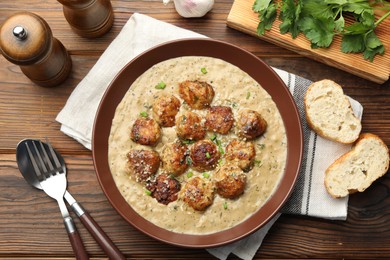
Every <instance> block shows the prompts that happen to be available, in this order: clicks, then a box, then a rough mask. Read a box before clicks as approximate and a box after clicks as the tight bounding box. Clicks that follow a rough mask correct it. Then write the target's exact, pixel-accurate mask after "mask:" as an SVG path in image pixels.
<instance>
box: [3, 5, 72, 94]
mask: <svg viewBox="0 0 390 260" xmlns="http://www.w3.org/2000/svg"><path fill="white" fill-rule="evenodd" d="M0 51H1V52H2V54H3V56H4V57H5V58H6V59H7V60H9V61H10V62H12V63H14V64H17V65H19V66H20V68H21V70H22V72H23V73H24V74H25V75H26V76H27V77H28V78H29V79H31V80H32V81H33V82H34V83H36V84H38V85H40V86H43V87H53V86H56V85H59V84H60V83H62V82H63V81H64V80H65V79H66V78H67V77H68V75H69V73H70V71H71V68H72V61H71V59H70V56H69V54H68V52H67V51H66V49H65V47H64V46H63V45H62V43H61V42H60V41H58V40H57V39H56V38H54V37H53V35H52V32H51V29H50V27H49V25H48V24H47V23H46V21H45V20H43V19H42V18H41V17H40V16H38V15H36V14H33V13H30V12H20V13H15V14H14V15H11V16H10V17H8V18H7V19H6V20H5V21H4V23H3V24H2V25H1V27H0Z"/></svg>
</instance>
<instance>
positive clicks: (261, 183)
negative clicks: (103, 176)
mask: <svg viewBox="0 0 390 260" xmlns="http://www.w3.org/2000/svg"><path fill="white" fill-rule="evenodd" d="M202 68H205V69H206V70H207V73H204V71H203V72H202V71H201V69H202ZM259 73H261V72H259ZM185 80H199V81H206V82H207V83H209V84H210V85H212V86H213V88H214V91H215V97H214V99H213V102H212V104H211V105H212V106H215V105H224V106H230V107H232V110H233V113H234V115H235V117H236V116H237V114H238V111H239V110H240V109H252V110H255V111H257V112H259V113H261V115H262V116H263V118H264V119H265V120H266V121H267V123H268V127H267V130H266V132H265V134H264V135H263V136H262V137H260V138H258V139H256V140H255V141H254V142H255V147H256V161H255V165H254V167H253V169H252V170H251V171H250V172H248V173H246V174H247V186H246V188H245V191H244V193H243V194H242V195H241V196H240V197H239V198H237V199H235V200H230V199H224V198H222V197H220V196H219V195H216V196H215V199H214V203H213V204H212V205H211V206H210V207H209V208H207V210H205V211H204V212H199V211H195V210H193V209H192V208H191V207H189V206H187V205H186V204H185V203H184V202H183V201H182V200H181V199H180V198H179V199H178V200H177V201H174V202H172V203H170V204H168V205H162V204H159V203H158V202H157V201H156V200H155V199H154V198H152V197H151V196H148V195H147V194H146V193H145V188H144V186H143V185H142V184H140V183H137V182H135V181H134V180H132V179H130V178H129V175H128V173H127V172H126V163H127V157H126V154H127V153H128V152H129V151H130V150H131V149H140V148H142V149H155V150H156V151H157V152H159V153H160V152H161V150H162V148H163V146H164V144H166V143H171V142H174V141H175V140H177V136H176V132H175V127H169V128H162V139H161V141H160V142H159V143H158V145H157V146H156V147H154V148H149V147H145V146H142V145H139V144H136V143H134V142H133V141H131V140H130V129H131V127H132V125H133V123H134V121H135V120H136V118H137V117H138V116H139V114H140V113H141V112H147V113H148V114H149V116H152V110H151V107H152V104H153V102H154V100H155V98H156V97H157V96H158V95H160V94H163V93H171V94H173V95H175V96H176V97H177V98H179V99H180V97H179V93H178V83H179V82H182V81H185ZM159 82H164V83H165V84H166V87H165V89H156V88H155V86H156V85H157V84H158V83H159ZM180 101H181V102H183V100H182V99H180ZM184 110H190V108H189V107H188V106H187V105H186V104H183V103H182V105H181V108H180V112H181V111H184ZM180 112H179V114H180ZM194 112H196V113H198V114H201V115H203V116H204V115H205V113H206V111H205V110H204V111H202V110H196V111H194ZM234 130H235V129H234V127H233V129H232V130H231V131H230V133H229V134H228V135H218V139H220V140H221V141H222V146H223V147H226V145H227V144H228V143H229V141H230V140H231V139H232V138H236V137H237V136H236V135H235V133H234V132H235V131H234ZM212 135H213V133H208V136H207V137H206V138H208V137H210V136H212ZM108 142H109V163H110V169H111V173H112V175H113V178H114V180H115V183H116V185H117V187H118V189H119V190H120V192H121V194H122V195H123V197H124V198H125V199H126V201H127V202H128V203H129V204H130V205H131V207H132V208H133V209H134V210H135V211H136V212H137V213H138V214H140V215H141V216H143V217H144V218H145V219H147V220H148V221H150V222H152V223H154V224H155V225H157V226H160V227H162V228H164V229H167V230H170V231H173V232H177V233H185V234H209V233H214V232H218V231H221V230H224V229H228V228H230V227H233V226H235V225H237V224H239V223H240V222H242V221H244V220H245V219H247V218H248V217H249V216H251V215H252V214H253V213H254V212H255V211H256V210H258V209H259V208H260V207H261V206H262V205H263V204H264V203H265V202H266V201H267V200H268V199H269V198H270V196H272V194H273V192H274V190H275V188H276V187H277V185H278V183H279V181H280V179H281V177H282V175H283V172H284V168H285V163H286V157H287V140H286V133H285V128H284V124H283V121H282V118H281V116H280V113H279V111H278V109H277V107H276V104H275V103H274V101H273V100H272V98H271V96H270V95H269V94H268V93H267V92H266V91H265V90H264V89H263V88H262V87H261V86H260V85H259V84H258V83H257V82H256V81H255V80H254V79H253V78H251V77H250V76H249V75H248V74H247V73H245V72H244V71H242V70H241V69H239V68H237V67H236V66H234V65H232V64H230V63H227V62H225V61H223V60H220V59H216V58H210V57H198V56H191V57H180V58H174V59H170V60H167V61H163V62H161V63H159V64H156V65H155V66H153V67H151V68H150V69H149V70H147V71H146V72H145V73H143V74H142V75H141V76H140V77H139V78H138V79H137V80H136V81H135V82H134V83H133V84H132V85H131V87H130V88H129V90H128V92H127V93H126V95H125V96H124V98H123V100H122V101H121V103H120V104H119V105H118V107H117V109H116V112H115V116H114V119H113V122H112V127H111V133H110V137H109V140H108ZM222 163H223V162H222ZM160 170H161V169H160ZM160 170H159V171H160ZM188 171H191V172H192V173H193V176H196V175H199V174H202V173H200V172H196V171H195V170H193V169H191V168H189V170H188ZM214 172H215V170H214V171H210V172H208V173H209V175H210V178H212V175H213V173H214ZM188 178H189V177H188V176H187V174H186V173H184V174H183V175H181V176H179V177H178V178H177V179H178V180H179V181H180V182H181V183H182V187H183V186H184V183H185V181H186V180H187V179H188Z"/></svg>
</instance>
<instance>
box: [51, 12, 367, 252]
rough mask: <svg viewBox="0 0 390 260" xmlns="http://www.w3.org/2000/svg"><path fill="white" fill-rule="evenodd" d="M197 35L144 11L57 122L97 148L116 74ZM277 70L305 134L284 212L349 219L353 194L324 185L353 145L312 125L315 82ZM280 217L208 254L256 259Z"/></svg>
mask: <svg viewBox="0 0 390 260" xmlns="http://www.w3.org/2000/svg"><path fill="white" fill-rule="evenodd" d="M161 32H163V33H161ZM194 37H205V36H203V35H200V34H197V33H194V32H191V31H188V30H185V29H181V28H178V27H176V26H173V25H171V24H168V23H165V22H161V21H158V20H155V19H153V18H151V17H148V16H145V15H142V14H137V13H135V14H133V15H132V16H131V18H130V19H129V21H128V22H127V23H126V24H125V26H124V27H123V29H122V30H121V32H120V33H119V35H118V36H117V37H116V38H115V39H114V40H113V42H112V43H111V44H110V46H109V47H108V48H107V49H106V51H105V52H104V53H103V54H102V56H101V57H100V59H99V60H98V61H97V63H96V64H95V66H94V67H93V68H92V69H91V70H90V72H89V73H88V74H87V75H86V76H85V78H84V79H83V80H82V81H81V82H80V83H79V85H78V86H77V87H76V88H75V90H74V91H73V92H72V94H71V96H70V97H69V99H68V101H67V103H66V104H65V106H64V108H63V109H62V110H61V111H60V113H59V114H58V115H57V118H56V120H57V121H58V122H60V123H61V131H63V132H64V133H65V134H67V135H69V136H71V137H73V138H75V139H76V140H77V141H79V142H80V143H82V144H83V145H84V146H85V147H86V148H88V149H91V137H92V128H93V122H94V118H95V114H96V110H97V107H98V105H99V102H100V100H101V98H102V96H103V94H104V92H105V90H106V89H107V87H108V85H109V84H110V82H111V80H112V79H113V78H114V77H115V75H116V74H117V73H118V72H119V71H120V70H121V69H122V68H123V67H124V66H125V65H126V64H127V63H128V62H129V61H130V60H131V59H133V58H134V57H135V56H137V55H138V54H140V53H142V52H143V51H145V50H147V49H149V48H150V47H153V46H155V45H157V44H160V43H163V42H167V41H170V40H175V39H180V38H194ZM108 68H109V69H108ZM275 71H276V72H277V74H278V75H279V76H280V77H281V79H282V80H283V81H284V82H285V83H286V85H287V86H288V88H289V90H290V91H291V93H292V94H293V97H294V99H295V101H296V104H297V107H298V110H299V112H300V116H301V120H302V123H303V132H304V157H303V164H302V167H301V171H300V174H299V177H298V181H297V184H296V187H295V189H294V192H293V194H292V195H291V197H290V199H289V201H288V202H287V203H286V205H285V206H284V207H283V210H282V212H283V213H289V214H301V215H308V216H314V217H321V218H327V219H341V220H344V219H346V217H347V208H348V197H347V198H343V199H337V200H336V199H333V198H331V197H330V196H329V195H328V193H327V192H326V190H325V188H324V185H323V177H324V176H323V174H324V172H325V169H326V168H327V167H328V166H329V165H330V164H331V163H332V162H333V161H334V160H335V159H336V158H338V157H339V156H340V155H342V154H343V153H345V152H347V151H348V150H350V147H351V146H350V145H342V144H338V143H335V142H332V141H329V140H326V139H323V138H321V137H320V136H317V135H316V134H315V133H314V132H312V131H311V130H310V129H309V127H308V126H307V124H306V120H305V115H304V107H303V96H304V93H305V92H306V89H307V87H308V86H309V85H310V83H311V82H310V81H309V80H306V79H304V78H301V77H299V76H296V75H294V74H290V73H287V72H285V71H282V70H278V69H275ZM350 100H351V104H352V108H353V109H354V112H355V115H357V116H358V117H359V118H361V116H362V113H363V108H362V106H361V105H360V104H359V103H358V102H357V101H355V100H352V99H350ZM279 216H280V214H277V215H276V216H275V217H274V218H273V219H272V220H271V221H270V222H269V223H268V224H267V225H266V226H264V227H263V228H261V229H260V230H258V231H257V232H255V233H254V234H252V235H250V236H248V237H247V238H244V239H242V240H240V241H237V242H235V243H232V244H229V245H226V246H222V247H218V248H212V249H208V252H210V253H211V254H213V255H214V256H216V257H218V258H219V259H226V258H227V257H228V255H229V254H230V253H234V254H235V255H237V256H238V257H240V258H242V259H252V258H253V256H254V255H255V253H256V251H257V250H258V248H259V247H260V245H261V243H262V241H263V239H264V237H265V235H266V234H267V232H268V230H269V229H270V228H271V226H272V224H273V223H274V222H275V221H276V220H277V218H278V217H279Z"/></svg>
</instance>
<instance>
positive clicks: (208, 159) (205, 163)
mask: <svg viewBox="0 0 390 260" xmlns="http://www.w3.org/2000/svg"><path fill="white" fill-rule="evenodd" d="M190 158H191V163H192V167H193V168H194V169H195V170H197V171H209V170H212V169H214V168H215V167H216V166H217V164H218V160H219V158H221V153H220V152H219V151H218V148H217V146H216V145H215V144H214V143H213V142H212V141H210V140H201V141H197V142H196V143H194V145H193V146H192V147H191V149H190Z"/></svg>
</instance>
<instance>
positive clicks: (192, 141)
mask: <svg viewBox="0 0 390 260" xmlns="http://www.w3.org/2000/svg"><path fill="white" fill-rule="evenodd" d="M181 142H182V143H183V144H193V143H195V141H194V140H182V141H181Z"/></svg>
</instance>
